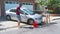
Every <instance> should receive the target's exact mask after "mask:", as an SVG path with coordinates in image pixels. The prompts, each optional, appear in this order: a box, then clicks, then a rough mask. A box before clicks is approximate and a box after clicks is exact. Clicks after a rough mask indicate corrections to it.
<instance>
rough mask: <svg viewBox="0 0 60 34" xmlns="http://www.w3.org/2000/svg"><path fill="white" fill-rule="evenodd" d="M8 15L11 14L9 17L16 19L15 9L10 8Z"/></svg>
mask: <svg viewBox="0 0 60 34" xmlns="http://www.w3.org/2000/svg"><path fill="white" fill-rule="evenodd" d="M10 16H11V19H13V20H16V19H17V18H16V9H11V10H10Z"/></svg>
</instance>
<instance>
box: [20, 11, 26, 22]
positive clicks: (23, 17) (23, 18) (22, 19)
mask: <svg viewBox="0 0 60 34" xmlns="http://www.w3.org/2000/svg"><path fill="white" fill-rule="evenodd" d="M20 15H21V21H22V22H27V16H26V15H25V13H24V12H23V11H21V12H20Z"/></svg>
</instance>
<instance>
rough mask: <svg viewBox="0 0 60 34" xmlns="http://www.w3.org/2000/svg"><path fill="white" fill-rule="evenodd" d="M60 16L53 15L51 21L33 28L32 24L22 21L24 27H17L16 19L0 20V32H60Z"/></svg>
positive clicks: (23, 33) (46, 33)
mask: <svg viewBox="0 0 60 34" xmlns="http://www.w3.org/2000/svg"><path fill="white" fill-rule="evenodd" d="M59 18H60V17H51V22H50V23H49V24H45V25H42V26H39V27H38V28H32V25H26V24H24V23H21V27H22V28H17V22H15V21H6V20H3V19H2V20H1V21H0V34H60V19H59Z"/></svg>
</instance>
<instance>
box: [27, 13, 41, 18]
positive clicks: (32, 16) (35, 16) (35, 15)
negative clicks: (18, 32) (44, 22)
mask: <svg viewBox="0 0 60 34" xmlns="http://www.w3.org/2000/svg"><path fill="white" fill-rule="evenodd" d="M27 17H29V18H34V19H35V18H40V17H41V14H34V15H27Z"/></svg>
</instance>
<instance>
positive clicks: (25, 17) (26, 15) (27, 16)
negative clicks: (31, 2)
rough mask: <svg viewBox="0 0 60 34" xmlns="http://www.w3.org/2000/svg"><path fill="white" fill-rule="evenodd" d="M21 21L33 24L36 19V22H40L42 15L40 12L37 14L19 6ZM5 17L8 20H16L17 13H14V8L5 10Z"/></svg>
mask: <svg viewBox="0 0 60 34" xmlns="http://www.w3.org/2000/svg"><path fill="white" fill-rule="evenodd" d="M20 9H21V12H20V15H21V21H22V22H26V23H29V24H33V23H34V21H36V22H37V23H38V24H40V23H41V22H42V15H41V14H37V13H35V12H33V11H31V10H29V9H27V8H23V7H21V8H20ZM5 13H6V18H7V19H8V20H11V19H13V20H17V15H16V8H11V9H9V10H7V11H6V12H5Z"/></svg>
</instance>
